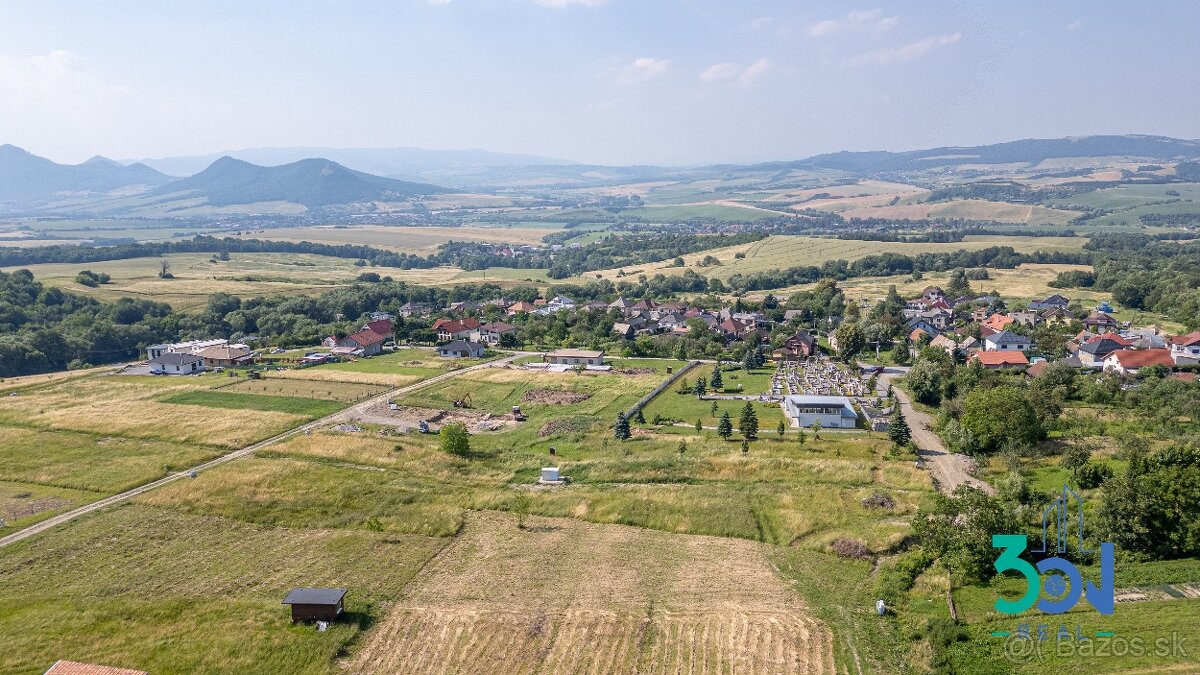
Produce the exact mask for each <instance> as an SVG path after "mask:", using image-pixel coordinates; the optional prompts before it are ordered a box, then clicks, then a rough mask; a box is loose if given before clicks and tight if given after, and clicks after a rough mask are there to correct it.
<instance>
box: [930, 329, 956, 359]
mask: <svg viewBox="0 0 1200 675" xmlns="http://www.w3.org/2000/svg"><path fill="white" fill-rule="evenodd" d="M929 346H930V347H937V348H938V349H940V350H942V351H944V352H946V353H947V354H949V355H950V356H954V354H955V352H957V351H958V343H957V342H955V341H954V340H951V339H950V338H949V337H947V336H946V335H945V334H942V335H939V336H937V337H935V338H933V339H932V340H930V341H929Z"/></svg>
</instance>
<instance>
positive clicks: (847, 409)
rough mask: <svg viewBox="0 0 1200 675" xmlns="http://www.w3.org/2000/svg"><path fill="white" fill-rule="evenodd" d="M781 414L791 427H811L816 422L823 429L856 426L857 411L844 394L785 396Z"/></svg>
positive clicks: (851, 427)
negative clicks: (785, 417)
mask: <svg viewBox="0 0 1200 675" xmlns="http://www.w3.org/2000/svg"><path fill="white" fill-rule="evenodd" d="M783 414H784V415H786V416H787V418H788V420H789V421H790V422H791V425H792V426H793V427H811V426H812V425H813V424H814V423H816V422H820V423H821V427H822V428H824V429H853V428H855V427H856V426H858V413H857V412H855V410H854V406H853V404H851V403H850V399H848V398H846V397H845V396H798V395H793V396H785V397H784V398H783Z"/></svg>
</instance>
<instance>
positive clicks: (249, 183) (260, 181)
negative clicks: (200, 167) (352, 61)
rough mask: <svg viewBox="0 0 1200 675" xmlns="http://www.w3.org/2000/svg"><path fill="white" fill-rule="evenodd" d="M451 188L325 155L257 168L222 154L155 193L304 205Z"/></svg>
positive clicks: (225, 201)
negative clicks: (366, 168)
mask: <svg viewBox="0 0 1200 675" xmlns="http://www.w3.org/2000/svg"><path fill="white" fill-rule="evenodd" d="M447 192H452V190H450V189H449V188H444V187H441V186H439V185H430V184H428V183H412V182H408V181H402V180H395V179H392V178H382V177H380V176H372V175H371V174H367V173H362V172H360V171H354V170H352V169H347V168H346V167H344V166H342V165H341V164H338V163H337V162H332V161H330V160H327V159H303V160H300V161H298V162H292V163H291V164H284V165H282V166H258V165H257V164H251V163H249V162H244V161H242V160H240V159H234V158H232V157H222V158H221V159H218V160H217V161H215V162H213V163H212V164H211V165H210V166H209V167H208V168H207V169H205V170H204V171H201V172H200V173H198V174H196V175H195V176H192V177H190V178H184V179H182V180H178V181H175V182H172V183H168V184H167V185H164V186H162V187H160V188H158V189H157V190H156V191H155V194H158V195H174V194H179V193H184V194H187V195H190V196H199V197H204V199H205V201H206V202H207V203H208V204H212V205H214V206H228V205H231V204H255V203H260V202H290V203H293V204H303V205H304V206H307V207H309V208H314V207H319V206H330V205H333V204H349V203H355V202H369V201H403V200H406V199H410V198H412V197H415V196H418V195H434V194H443V193H447Z"/></svg>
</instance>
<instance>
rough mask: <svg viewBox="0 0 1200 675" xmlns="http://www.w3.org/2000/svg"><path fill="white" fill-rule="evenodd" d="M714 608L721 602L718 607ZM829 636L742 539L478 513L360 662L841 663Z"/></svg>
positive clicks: (715, 666)
mask: <svg viewBox="0 0 1200 675" xmlns="http://www.w3.org/2000/svg"><path fill="white" fill-rule="evenodd" d="M718 605H719V609H718ZM832 643H833V634H832V631H831V630H830V629H829V627H828V626H826V625H824V624H823V623H822V622H820V621H818V620H816V619H815V618H814V617H813V616H812V613H811V611H810V610H809V609H808V607H807V606H806V605H805V604H804V603H803V602H802V601H801V600H800V598H798V597H797V596H796V594H794V593H792V592H790V590H789V589H788V587H787V585H786V584H785V583H784V581H783V580H782V579H780V578H778V577H777V576H776V575H775V574H773V573H772V570H771V566H770V562H769V559H768V549H767V548H766V547H764V546H762V545H760V544H755V543H753V542H748V541H742V540H737V539H721V538H713V537H684V536H680V535H670V534H665V533H661V532H654V531H650V530H644V529H640V528H632V527H622V526H616V525H590V524H586V523H581V522H579V521H575V520H568V519H558V518H554V519H549V518H546V519H544V518H531V519H529V521H528V522H527V523H525V527H518V526H517V523H516V520H515V519H514V518H512V517H505V516H501V515H498V514H495V513H482V514H475V515H472V516H471V517H470V518H469V519H468V521H467V523H466V526H465V528H464V530H463V532H462V533H461V534H460V535H459V536H458V537H457V539H456V540H455V542H454V543H453V544H452V545H450V546H448V547H447V548H446V549H445V550H444V551H443V552H442V553H441V554H440V555H438V556H437V558H435V559H434V560H433V561H432V562H431V563H430V565H429V566H428V567H426V569H425V570H423V572H422V574H421V576H420V578H419V579H417V580H416V581H415V582H414V583H412V584H410V585H409V586H408V587H407V588H406V589H405V592H404V597H403V599H402V600H401V601H400V602H397V603H396V604H395V605H394V606H392V607H391V608H390V609H389V610H388V614H387V616H386V617H385V618H384V619H383V620H382V621H381V622H380V625H379V626H378V627H377V628H375V629H374V630H372V631H371V633H370V634H369V636H368V637H367V639H366V640H365V642H364V644H363V645H362V648H361V649H360V650H359V651H358V653H357V654H356V655H355V656H354V657H353V658H352V659H351V660H350V661H349V662H348V664H347V665H348V667H349V669H350V670H352V671H354V672H398V671H401V670H402V671H404V672H409V673H442V672H456V671H459V670H469V671H476V672H506V673H518V672H520V673H524V672H538V673H581V672H672V671H691V670H693V669H695V670H696V671H698V672H724V671H726V670H727V669H728V670H734V669H736V670H737V671H745V672H789V673H801V672H802V673H834V672H835V667H834V662H833V645H832Z"/></svg>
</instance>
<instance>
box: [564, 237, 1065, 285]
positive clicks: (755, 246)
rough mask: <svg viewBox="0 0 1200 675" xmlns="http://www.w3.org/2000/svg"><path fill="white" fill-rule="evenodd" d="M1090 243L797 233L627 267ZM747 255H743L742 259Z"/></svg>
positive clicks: (670, 270) (717, 270)
mask: <svg viewBox="0 0 1200 675" xmlns="http://www.w3.org/2000/svg"><path fill="white" fill-rule="evenodd" d="M1086 242H1087V240H1086V239H1084V238H1082V237H1021V236H1017V235H1014V236H997V235H977V236H968V237H966V238H965V239H964V240H963V241H961V242H953V243H934V244H914V243H898V242H882V241H857V240H844V239H829V238H824V237H807V236H797V235H772V236H770V237H767V238H766V239H762V240H759V241H756V242H752V243H750V244H743V245H739V246H730V247H726V248H719V249H712V250H708V251H702V252H700V253H692V254H688V255H685V256H683V260H684V266H683V267H673V266H672V261H669V260H665V261H662V262H657V263H649V264H646V265H638V266H637V267H636V268H635V267H626V268H623V271H624V272H625V274H627V275H629V274H646V275H653V274H682V273H683V272H684V271H685V270H688V269H691V270H694V271H695V272H697V273H699V274H702V275H704V276H708V277H716V278H718V279H728V278H729V277H731V276H733V275H734V274H753V273H755V272H766V271H768V270H772V269H784V268H787V267H797V266H802V265H821V264H822V263H824V262H827V261H829V260H850V261H853V260H858V259H859V258H865V257H867V256H870V255H878V254H881V253H900V254H904V255H916V254H918V253H937V252H951V251H961V250H978V249H984V248H988V247H990V246H1011V247H1013V248H1014V249H1015V250H1016V251H1018V252H1021V253H1029V252H1033V251H1077V250H1080V249H1081V248H1083V245H1084V244H1085V243H1086ZM738 254H742V255H743V256H744V257H742V258H738V257H737V255H738ZM708 255H712V256H714V257H716V258H717V260H719V261H720V264H719V265H714V266H710V267H701V266H700V264H699V263H700V261H701V260H702V259H703V258H704V257H705V256H708ZM621 271H622V270H616V269H612V270H604V271H601V272H589V273H588V274H587V275H585V276H587V277H594V276H595V275H597V274H599V275H601V276H603V277H604V278H607V279H612V280H615V279H617V278H618V277H617V275H618V273H619V272H621Z"/></svg>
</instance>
